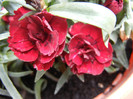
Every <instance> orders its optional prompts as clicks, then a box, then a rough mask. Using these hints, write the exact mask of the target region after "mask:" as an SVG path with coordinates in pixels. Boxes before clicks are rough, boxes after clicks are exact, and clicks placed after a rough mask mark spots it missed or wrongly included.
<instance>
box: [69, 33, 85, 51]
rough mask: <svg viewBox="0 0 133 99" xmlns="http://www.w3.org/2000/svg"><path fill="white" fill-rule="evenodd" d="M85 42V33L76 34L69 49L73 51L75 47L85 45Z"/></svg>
mask: <svg viewBox="0 0 133 99" xmlns="http://www.w3.org/2000/svg"><path fill="white" fill-rule="evenodd" d="M84 44H85V42H84V41H83V35H75V36H73V37H72V38H71V40H70V42H69V46H68V49H69V51H70V52H71V50H73V49H79V48H81V47H83V46H84Z"/></svg>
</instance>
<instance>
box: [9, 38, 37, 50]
mask: <svg viewBox="0 0 133 99" xmlns="http://www.w3.org/2000/svg"><path fill="white" fill-rule="evenodd" d="M9 47H12V48H14V49H16V50H18V51H20V52H25V51H28V50H30V49H32V48H33V47H34V45H33V44H32V42H30V41H23V42H17V43H9Z"/></svg>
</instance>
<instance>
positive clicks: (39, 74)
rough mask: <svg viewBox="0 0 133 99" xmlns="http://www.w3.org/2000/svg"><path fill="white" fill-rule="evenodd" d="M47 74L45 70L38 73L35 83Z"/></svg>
mask: <svg viewBox="0 0 133 99" xmlns="http://www.w3.org/2000/svg"><path fill="white" fill-rule="evenodd" d="M45 73H46V71H44V70H41V71H37V72H36V77H35V81H34V82H37V81H38V80H39V79H40V78H41V77H42V76H43V75H44V74H45Z"/></svg>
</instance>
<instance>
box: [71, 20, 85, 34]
mask: <svg viewBox="0 0 133 99" xmlns="http://www.w3.org/2000/svg"><path fill="white" fill-rule="evenodd" d="M84 25H85V24H84V23H81V22H78V23H75V24H74V25H72V26H71V27H70V28H69V33H70V34H71V35H72V36H73V35H76V34H80V33H81V32H82V31H81V28H82V27H83V26H84Z"/></svg>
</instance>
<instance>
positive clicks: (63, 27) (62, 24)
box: [50, 16, 67, 45]
mask: <svg viewBox="0 0 133 99" xmlns="http://www.w3.org/2000/svg"><path fill="white" fill-rule="evenodd" d="M50 25H51V27H52V28H53V30H56V31H57V32H58V34H59V45H61V44H62V43H63V42H64V41H65V38H66V35H67V21H66V19H64V18H61V17H57V16H53V18H52V19H51V21H50Z"/></svg>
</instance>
